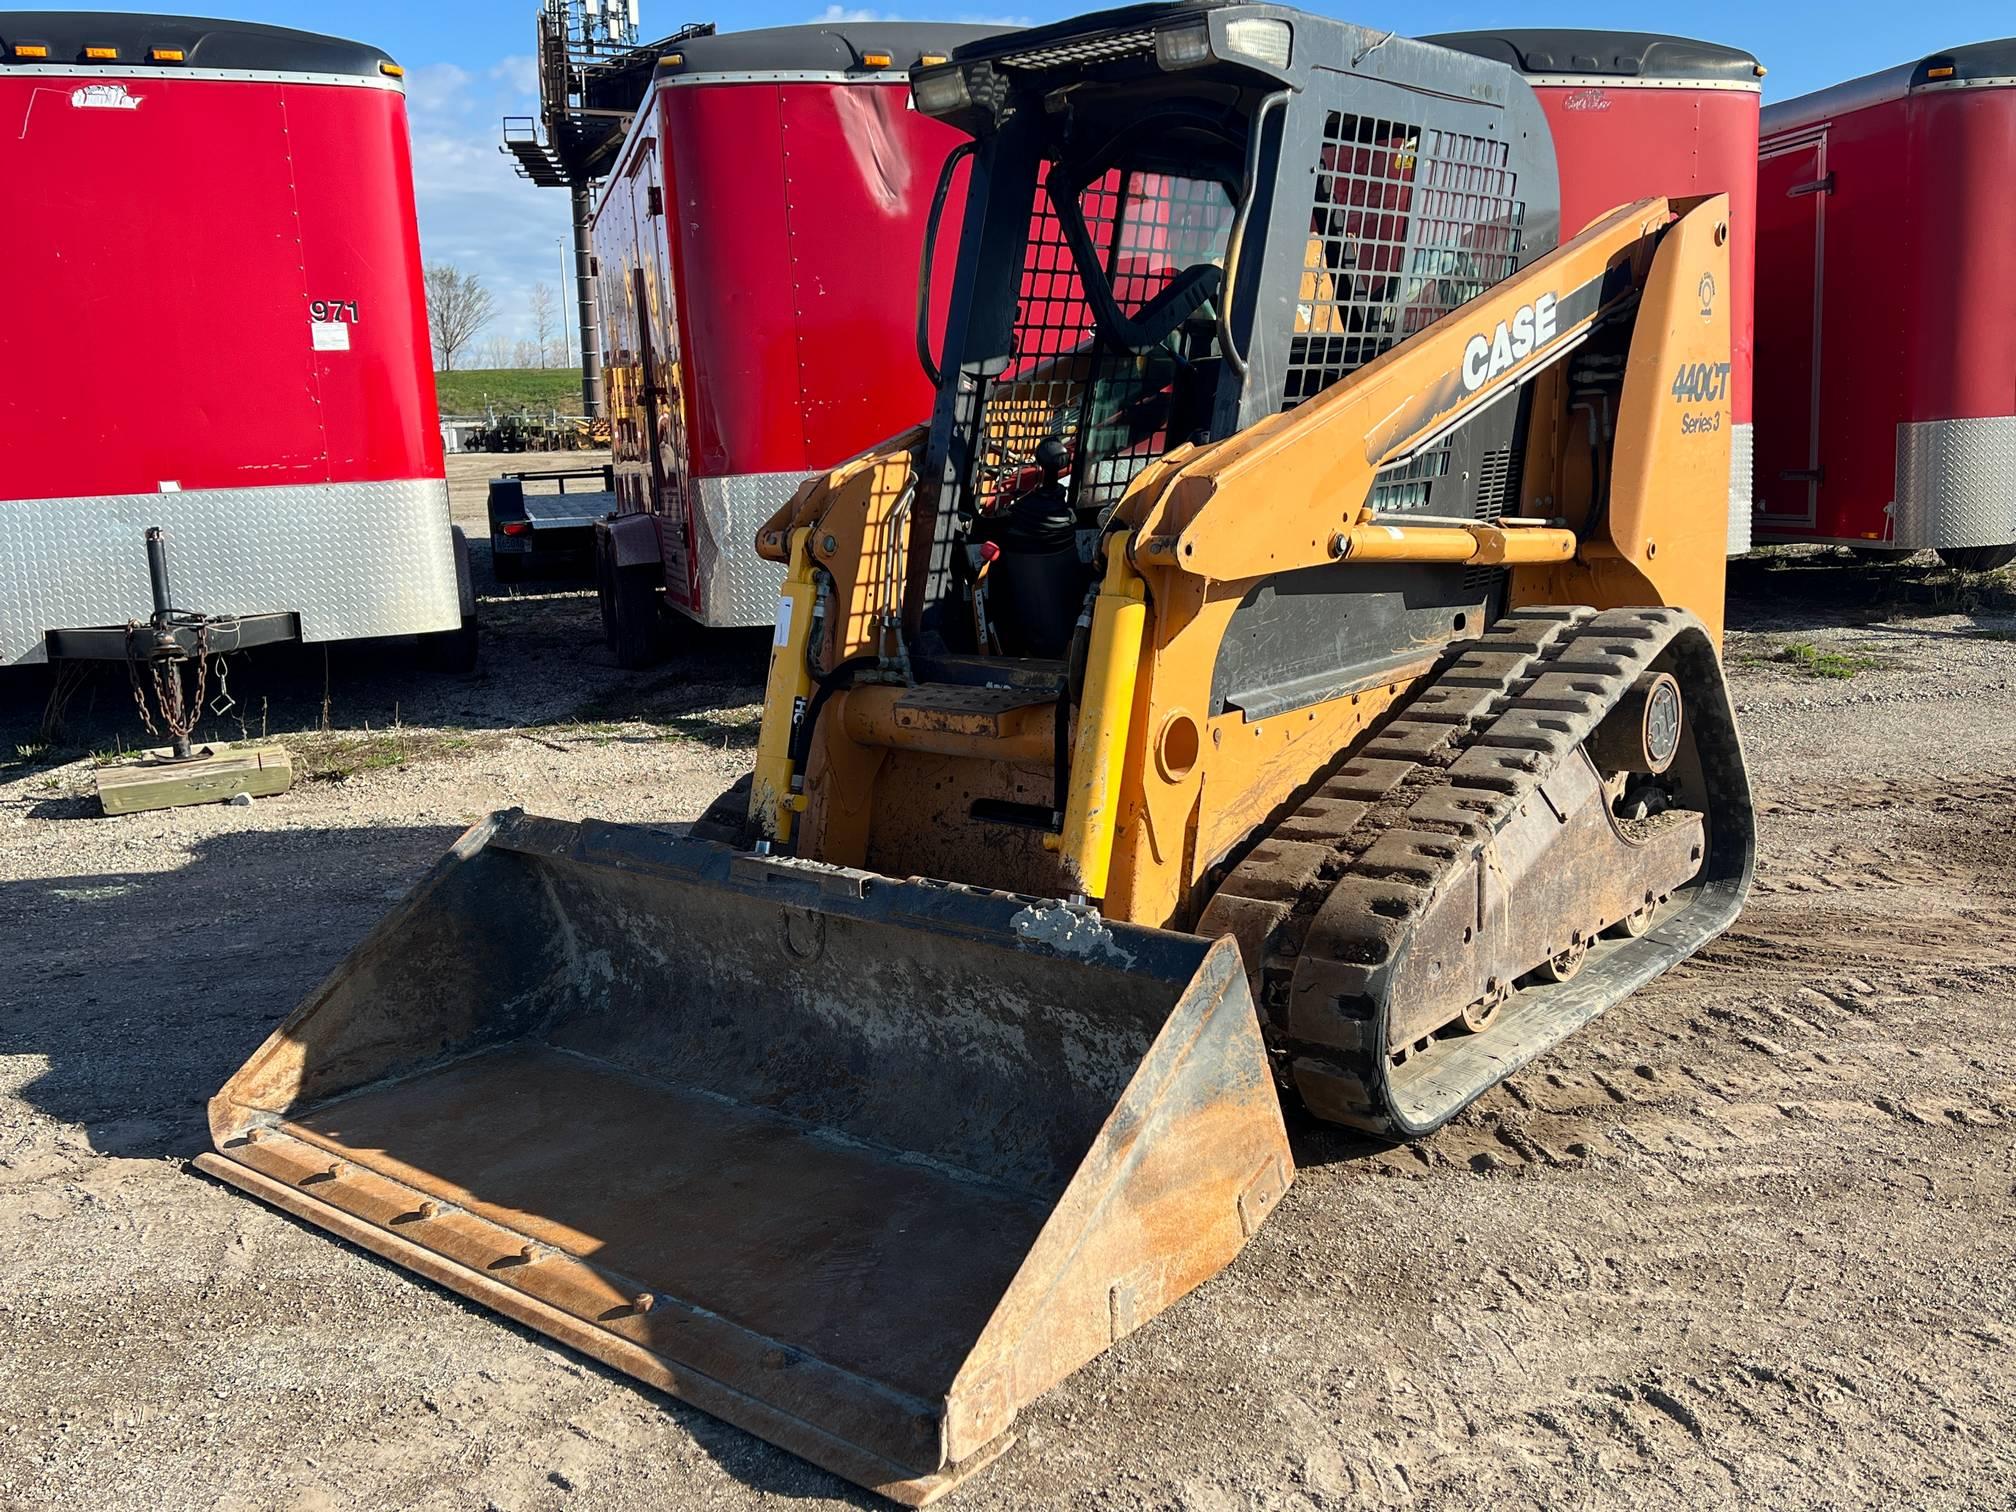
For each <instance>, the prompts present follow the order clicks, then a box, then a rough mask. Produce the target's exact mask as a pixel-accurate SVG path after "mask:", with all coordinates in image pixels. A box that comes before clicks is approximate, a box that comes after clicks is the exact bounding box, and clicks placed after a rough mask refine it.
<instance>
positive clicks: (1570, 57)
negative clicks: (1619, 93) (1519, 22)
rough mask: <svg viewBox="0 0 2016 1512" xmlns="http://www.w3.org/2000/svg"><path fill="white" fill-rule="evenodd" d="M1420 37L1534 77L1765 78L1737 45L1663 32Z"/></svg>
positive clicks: (1751, 81) (1746, 82) (1742, 82)
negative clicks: (1702, 40)
mask: <svg viewBox="0 0 2016 1512" xmlns="http://www.w3.org/2000/svg"><path fill="white" fill-rule="evenodd" d="M1421 40H1422V41H1423V42H1432V43H1434V44H1435V45H1436V46H1437V47H1448V48H1453V49H1455V50H1456V51H1457V52H1467V53H1474V54H1475V55H1476V56H1478V57H1480V58H1491V59H1494V60H1495V61H1497V62H1500V63H1507V64H1510V65H1511V66H1512V67H1514V68H1516V69H1518V70H1519V71H1520V72H1521V73H1523V74H1525V75H1526V77H1527V78H1528V79H1534V80H1538V79H1542V78H1558V79H1564V80H1566V79H1574V80H1577V81H1580V80H1584V79H1588V80H1598V79H1601V80H1604V81H1605V82H1619V83H1630V82H1632V81H1634V80H1636V81H1643V82H1645V83H1648V84H1666V83H1674V84H1680V83H1691V84H1718V85H1721V86H1723V87H1724V88H1730V87H1741V88H1746V89H1759V88H1761V87H1762V86H1761V85H1759V84H1758V82H1757V81H1758V80H1759V79H1761V78H1762V77H1763V76H1764V70H1763V69H1762V68H1760V67H1759V66H1758V64H1757V59H1756V58H1755V57H1754V56H1753V55H1752V54H1750V53H1747V52H1745V51H1743V49H1741V48H1740V47H1724V46H1723V45H1722V44H1721V43H1719V42H1699V41H1696V40H1695V39H1694V38H1692V37H1670V36H1667V35H1665V34H1664V33H1663V32H1633V31H1582V30H1578V29H1575V28H1572V27H1567V28H1562V27H1509V28H1507V29H1505V30H1503V31H1464V32H1438V33H1436V34H1435V35H1433V36H1428V37H1423V38H1422V39H1421Z"/></svg>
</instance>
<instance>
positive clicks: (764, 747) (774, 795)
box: [749, 528, 818, 841]
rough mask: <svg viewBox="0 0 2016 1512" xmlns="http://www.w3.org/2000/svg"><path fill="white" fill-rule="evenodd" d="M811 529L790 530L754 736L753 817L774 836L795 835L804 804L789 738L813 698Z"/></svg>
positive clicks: (759, 827)
mask: <svg viewBox="0 0 2016 1512" xmlns="http://www.w3.org/2000/svg"><path fill="white" fill-rule="evenodd" d="M812 569H813V564H812V532H811V530H810V529H809V528H807V529H800V530H794V531H793V532H792V533H791V565H790V568H789V570H787V571H786V572H785V574H784V587H783V589H782V590H781V593H780V595H779V597H778V600H777V632H776V634H775V635H774V636H773V637H772V638H771V642H770V679H769V682H768V684H767V686H766V687H765V689H764V692H763V726H762V730H761V732H760V733H759V734H758V736H757V739H756V775H755V777H754V778H753V779H751V781H750V784H749V817H750V819H751V820H752V821H754V823H755V825H756V828H757V831H758V833H760V834H763V835H766V836H768V837H769V838H770V839H772V840H777V841H785V840H789V839H790V838H791V826H792V820H793V816H794V815H796V814H797V812H798V811H799V810H800V809H801V808H803V807H804V798H803V795H802V794H799V793H796V792H794V791H793V790H792V779H793V777H794V776H795V775H797V774H796V773H794V772H793V770H792V767H791V738H792V735H793V734H794V733H795V732H796V730H797V728H798V722H799V721H800V720H801V719H803V718H804V717H805V711H806V709H807V707H808V705H809V704H810V702H811V697H812V669H811V665H810V659H809V658H808V657H807V656H806V654H805V652H806V647H807V645H808V644H809V643H810V641H811V637H812V607H813V603H814V601H815V600H816V598H817V596H818V589H817V586H816V585H815V584H814V583H813V581H812Z"/></svg>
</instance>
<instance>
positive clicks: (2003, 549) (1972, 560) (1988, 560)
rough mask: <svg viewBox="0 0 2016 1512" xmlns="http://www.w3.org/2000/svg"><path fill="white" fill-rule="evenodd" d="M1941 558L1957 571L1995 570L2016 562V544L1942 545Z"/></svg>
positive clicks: (1940, 549)
mask: <svg viewBox="0 0 2016 1512" xmlns="http://www.w3.org/2000/svg"><path fill="white" fill-rule="evenodd" d="M1939 560H1940V561H1942V562H1944V563H1945V564H1946V565H1947V566H1948V567H1951V568H1952V569H1953V570H1954V571H1955V572H1993V571H1994V570H1995V569H1996V568H1997V567H2007V566H2008V565H2009V564H2010V563H2011V562H2016V545H2010V546H1941V547H1940V548H1939Z"/></svg>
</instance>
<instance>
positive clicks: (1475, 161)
mask: <svg viewBox="0 0 2016 1512" xmlns="http://www.w3.org/2000/svg"><path fill="white" fill-rule="evenodd" d="M1510 161H1511V149H1510V148H1509V147H1508V146H1507V144H1506V143H1504V142H1498V141H1493V140H1491V139H1490V138H1488V137H1474V136H1466V135H1464V134H1462V133H1460V132H1452V131H1442V130H1439V129H1436V128H1432V127H1426V128H1424V127H1421V126H1417V125H1413V124H1410V123H1408V122H1405V121H1388V120H1380V119H1378V118H1376V117H1373V116H1357V115H1347V114H1345V113H1343V112H1341V111H1331V112H1330V114H1329V116H1328V117H1327V118H1326V120H1325V122H1324V127H1323V145H1322V150H1321V157H1320V160H1319V162H1318V165H1317V173H1316V184H1315V195H1314V202H1313V204H1312V206H1311V208H1310V215H1309V241H1308V245H1307V247H1306V248H1305V249H1304V254H1303V260H1302V267H1303V272H1302V285H1301V290H1300V294H1299V296H1298V299H1297V303H1296V310H1295V335H1294V338H1293V340H1292V341H1291V343H1290V347H1289V359H1288V370H1287V375H1286V382H1285V384H1284V386H1283V390H1282V397H1281V407H1282V408H1283V409H1293V408H1294V407H1295V406H1296V405H1298V404H1300V403H1301V402H1302V401H1303V400H1305V399H1308V398H1311V397H1312V396H1314V395H1316V394H1318V393H1320V392H1322V390H1323V389H1325V388H1327V387H1328V386H1329V385H1330V384H1332V383H1335V382H1336V381H1337V380H1338V379H1339V378H1342V377H1344V376H1345V375H1346V374H1348V373H1353V372H1356V371H1357V370H1358V369H1359V368H1361V367H1363V366H1365V364H1366V363H1368V362H1370V361H1372V360H1373V359H1374V358H1375V357H1377V356H1379V355H1380V354H1381V353H1383V352H1385V351H1387V350H1388V349H1389V348H1391V347H1393V346H1395V345H1397V344H1398V343H1399V342H1401V341H1403V340H1405V339H1406V338H1407V337H1409V336H1412V335H1414V334H1416V333H1417V332H1419V331H1422V330H1425V329H1426V328H1427V327H1429V326H1431V325H1433V324H1434V323H1435V322H1436V321H1438V320H1440V319H1441V318H1442V317H1443V316H1444V315H1447V314H1448V313H1449V312H1450V311H1451V310H1454V309H1455V308H1457V307H1458V306H1459V305H1463V304H1467V303H1468V302H1469V301H1470V300H1472V299H1475V298H1476V297H1477V296H1478V295H1479V294H1481V293H1483V292H1484V291H1485V290H1486V289H1488V288H1490V287H1491V285H1493V284H1494V283H1497V282H1498V281H1499V280H1500V279H1502V278H1505V277H1507V276H1509V275H1510V274H1512V273H1513V272H1515V271H1517V269H1518V267H1519V253H1520V247H1521V234H1522V230H1523V227H1524V224H1525V217H1526V206H1525V204H1524V202H1523V201H1521V200H1520V199H1519V198H1518V193H1517V191H1518V184H1517V175H1515V174H1514V173H1513V172H1512V169H1511V167H1510Z"/></svg>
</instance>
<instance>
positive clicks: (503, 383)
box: [434, 367, 581, 415]
mask: <svg viewBox="0 0 2016 1512" xmlns="http://www.w3.org/2000/svg"><path fill="white" fill-rule="evenodd" d="M434 392H435V394H436V395H437V396H438V398H439V399H440V402H441V413H442V414H444V415H480V414H482V413H483V411H484V410H485V409H486V408H487V407H488V406H490V405H493V404H494V405H496V406H497V407H498V408H499V409H507V410H508V409H528V410H542V411H543V410H555V409H557V410H558V411H559V412H560V413H561V414H563V415H578V414H580V413H581V369H579V368H578V367H571V368H557V367H556V368H470V369H466V370H464V371H461V372H455V373H436V374H435V375H434Z"/></svg>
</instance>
